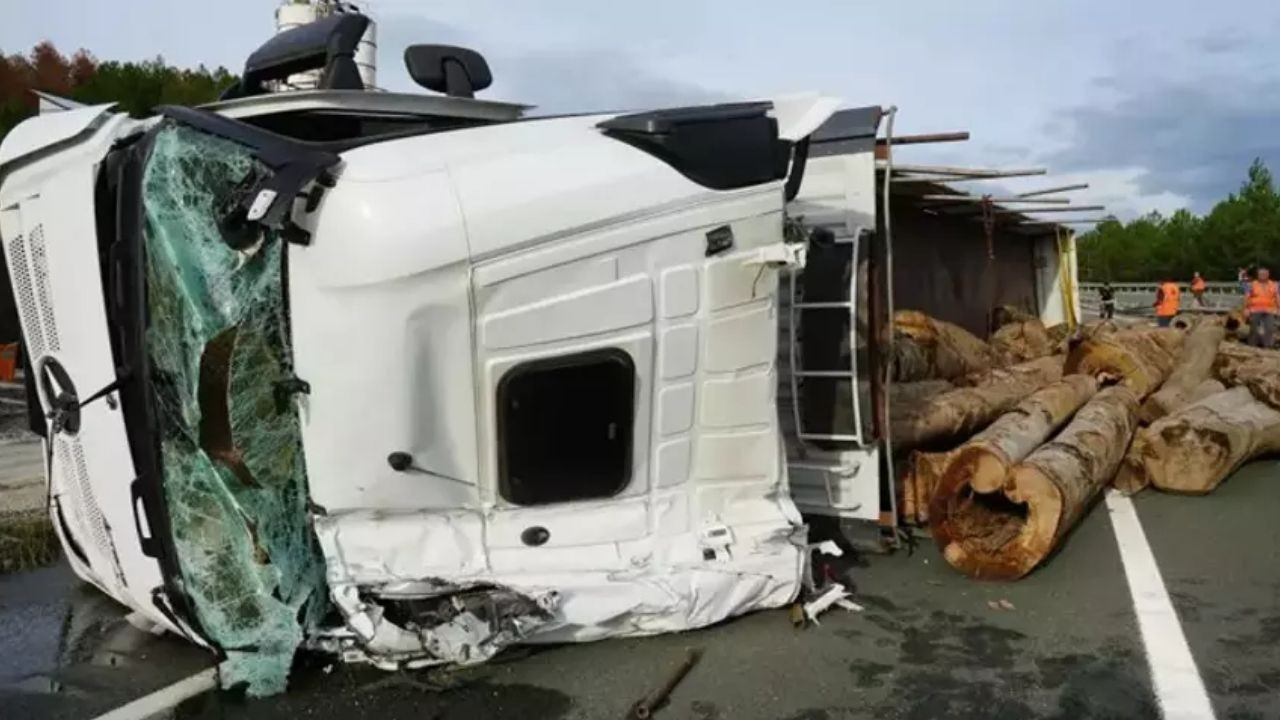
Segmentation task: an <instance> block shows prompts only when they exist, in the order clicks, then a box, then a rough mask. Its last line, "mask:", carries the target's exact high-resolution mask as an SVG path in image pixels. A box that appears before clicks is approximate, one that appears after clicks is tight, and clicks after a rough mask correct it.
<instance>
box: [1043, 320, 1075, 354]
mask: <svg viewBox="0 0 1280 720" xmlns="http://www.w3.org/2000/svg"><path fill="white" fill-rule="evenodd" d="M1045 334H1046V335H1048V336H1049V344H1050V345H1052V346H1053V352H1054V354H1055V355H1056V354H1058V353H1065V352H1066V351H1067V348H1066V342H1067V340H1068V339H1070V338H1071V326H1070V325H1068V324H1066V323H1058V324H1057V325H1050V326H1049V327H1047V328H1045Z"/></svg>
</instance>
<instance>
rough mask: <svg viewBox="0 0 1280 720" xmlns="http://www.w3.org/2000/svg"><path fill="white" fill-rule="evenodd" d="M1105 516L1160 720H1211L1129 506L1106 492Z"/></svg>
mask: <svg viewBox="0 0 1280 720" xmlns="http://www.w3.org/2000/svg"><path fill="white" fill-rule="evenodd" d="M1107 510H1109V511H1110V513H1109V515H1110V516H1111V528H1112V529H1113V530H1114V531H1115V534H1116V545H1118V546H1119V548H1120V560H1121V562H1123V563H1124V574H1125V577H1126V578H1127V579H1128V581H1129V594H1130V595H1131V596H1132V597H1133V610H1134V613H1135V614H1136V615H1137V616H1138V627H1139V629H1141V631H1142V644H1143V646H1144V647H1145V649H1146V652H1147V665H1148V666H1149V667H1150V669H1151V681H1152V684H1153V685H1155V691H1156V700H1157V701H1158V702H1159V703H1160V712H1161V714H1162V715H1163V716H1164V718H1165V720H1213V705H1212V704H1211V703H1210V702H1209V694H1208V693H1207V692H1206V691H1205V689H1204V681H1203V680H1201V679H1200V672H1199V670H1197V669H1196V661H1195V659H1194V658H1193V657H1191V648H1190V646H1188V645H1187V638H1186V636H1185V635H1183V633H1182V625H1181V624H1179V623H1178V614H1177V612H1175V611H1174V609H1173V601H1171V600H1170V599H1169V592H1168V591H1167V590H1166V589H1165V586H1164V580H1163V579H1161V577H1160V568H1159V567H1157V566H1156V558H1155V556H1154V555H1152V554H1151V546H1150V545H1149V544H1147V535H1146V533H1144V532H1143V531H1142V523H1141V522H1140V521H1139V520H1138V512H1137V510H1136V509H1135V508H1134V507H1133V501H1132V500H1130V499H1129V498H1127V497H1125V496H1124V495H1122V494H1120V493H1118V492H1116V491H1114V490H1109V491H1108V492H1107Z"/></svg>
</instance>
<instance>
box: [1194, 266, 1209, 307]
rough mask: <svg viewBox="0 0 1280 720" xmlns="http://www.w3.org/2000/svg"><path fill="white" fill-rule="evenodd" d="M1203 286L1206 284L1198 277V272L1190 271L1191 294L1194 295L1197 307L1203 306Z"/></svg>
mask: <svg viewBox="0 0 1280 720" xmlns="http://www.w3.org/2000/svg"><path fill="white" fill-rule="evenodd" d="M1205 287H1207V286H1206V285H1205V282H1204V278H1202V277H1200V273H1198V272H1197V273H1192V274H1191V294H1192V295H1194V296H1195V298H1196V305H1198V306H1199V307H1204V290H1205Z"/></svg>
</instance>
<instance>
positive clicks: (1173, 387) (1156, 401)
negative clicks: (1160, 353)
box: [1138, 322, 1227, 425]
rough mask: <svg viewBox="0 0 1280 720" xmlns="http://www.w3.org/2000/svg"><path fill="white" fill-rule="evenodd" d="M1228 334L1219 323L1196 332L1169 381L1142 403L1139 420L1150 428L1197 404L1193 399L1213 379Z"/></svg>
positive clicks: (1207, 324) (1206, 324) (1204, 324)
mask: <svg viewBox="0 0 1280 720" xmlns="http://www.w3.org/2000/svg"><path fill="white" fill-rule="evenodd" d="M1226 333H1227V330H1226V328H1224V327H1223V326H1222V324H1221V323H1217V322H1202V323H1199V324H1197V325H1196V326H1195V328H1194V329H1192V331H1191V332H1190V333H1189V334H1188V335H1187V338H1186V341H1185V342H1184V343H1183V345H1182V352H1181V353H1180V355H1179V356H1178V358H1177V361H1176V363H1175V365H1174V367H1173V370H1172V371H1171V372H1170V373H1169V378H1168V379H1167V380H1165V381H1164V385H1162V386H1160V389H1159V390H1157V391H1156V392H1155V393H1153V394H1152V395H1151V396H1150V397H1148V398H1147V399H1146V401H1145V402H1143V403H1142V409H1141V410H1140V411H1139V412H1138V419H1139V420H1141V421H1142V423H1143V424H1147V425H1149V424H1151V423H1153V422H1155V421H1156V420H1159V419H1160V418H1162V417H1164V416H1165V415H1168V414H1169V413H1171V412H1173V411H1174V410H1177V409H1178V408H1181V407H1184V406H1186V405H1188V404H1190V403H1191V402H1193V401H1192V400H1191V399H1189V396H1190V394H1191V393H1192V392H1193V391H1195V390H1196V388H1197V387H1198V386H1199V385H1200V383H1202V382H1204V381H1205V380H1208V379H1209V377H1210V374H1211V373H1212V371H1213V363H1214V360H1216V359H1217V357H1218V346H1220V345H1221V344H1222V341H1223V339H1224V338H1225V337H1226Z"/></svg>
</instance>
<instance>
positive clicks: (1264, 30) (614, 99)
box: [0, 0, 1280, 217]
mask: <svg viewBox="0 0 1280 720" xmlns="http://www.w3.org/2000/svg"><path fill="white" fill-rule="evenodd" d="M276 5H277V2H276V1H275V0H217V1H216V2H208V1H206V2H200V3H197V2H191V1H189V0H168V1H167V2H166V1H162V0H112V1H111V2H102V1H101V0H38V1H37V0H0V51H3V52H5V53H13V52H24V51H26V50H27V49H29V48H30V47H31V46H32V45H34V44H35V43H36V42H38V41H40V40H50V41H52V42H53V43H54V44H55V45H56V46H57V47H58V48H59V49H61V50H63V51H64V52H69V51H72V50H75V49H79V48H82V47H83V48H86V49H88V50H89V51H91V52H92V53H93V54H94V55H95V56H96V57H98V58H99V59H104V60H105V59H112V60H139V59H146V58H152V57H155V56H157V55H160V56H163V57H164V59H165V60H166V61H168V62H169V63H171V64H175V65H180V66H195V65H199V64H205V65H208V66H217V65H223V66H226V67H227V68H229V69H231V70H232V71H238V70H239V69H240V67H242V65H243V62H244V58H245V57H247V56H248V54H249V53H250V52H252V51H253V50H254V49H255V48H256V47H257V46H258V45H259V44H261V43H262V42H263V41H265V40H266V39H267V37H269V36H270V34H271V32H272V30H273V27H274V25H273V10H274V8H275V6H276ZM361 6H362V7H363V8H365V9H366V11H367V12H368V13H369V14H370V15H371V16H372V17H373V18H374V19H375V20H376V21H377V23H378V48H379V60H378V64H379V69H378V72H379V75H378V84H379V85H380V86H382V87H384V88H386V89H390V90H404V91H411V90H415V89H416V88H415V86H414V85H413V83H412V82H411V81H410V80H409V78H408V76H407V74H406V73H405V72H404V69H403V63H402V60H401V53H402V52H403V49H404V47H405V46H406V45H409V44H412V43H446V44H455V45H464V46H467V47H472V48H474V49H476V50H479V51H480V52H481V53H483V54H484V55H485V56H486V58H488V60H489V64H490V66H491V68H492V71H493V74H494V78H495V80H494V85H493V87H492V88H490V89H489V90H486V91H484V92H483V93H481V97H488V98H492V99H502V100H514V101H520V102H525V103H529V104H533V105H537V106H538V107H539V112H567V111H583V110H619V109H637V108H647V107H654V106H661V105H680V104H690V103H698V102H716V101H723V100H732V99H746V98H761V97H769V96H770V95H778V94H788V93H794V92H802V91H819V92H822V93H824V94H828V95H834V96H837V97H840V98H842V99H843V101H844V103H845V104H846V105H848V106H863V105H883V106H888V105H896V106H897V107H898V108H899V114H898V121H897V127H896V132H898V133H923V132H943V131H952V130H968V131H970V132H971V133H972V139H971V140H970V141H969V142H966V143H954V144H947V145H931V146H911V147H904V148H902V149H901V150H900V151H899V152H898V153H897V154H895V158H896V159H897V160H898V161H899V162H909V163H940V164H956V165H961V164H962V165H969V166H974V167H1009V168H1023V167H1047V168H1048V169H1049V171H1050V176H1049V177H1047V178H1027V179H1019V180H1002V181H1000V185H995V184H993V183H990V182H975V183H966V184H965V187H966V188H969V189H972V190H973V191H975V192H982V191H991V190H996V191H1000V190H1006V189H1008V190H1029V189H1035V188H1037V187H1044V186H1046V185H1060V184H1066V183H1069V182H1088V183H1090V188H1089V190H1087V191H1084V192H1081V193H1076V194H1075V195H1074V197H1075V198H1077V200H1078V201H1080V202H1089V203H1090V204H1093V203H1095V202H1096V203H1101V204H1105V205H1106V206H1107V207H1108V210H1109V211H1111V212H1113V213H1115V214H1117V215H1120V216H1121V217H1133V216H1135V215H1138V214H1141V213H1145V212H1149V211H1151V210H1159V211H1161V212H1164V213H1169V212H1172V211H1174V210H1176V209H1178V208H1182V207H1187V208H1190V209H1192V210H1194V211H1196V212H1204V211H1206V210H1208V209H1209V208H1210V207H1212V205H1213V203H1214V202H1215V201H1216V200H1218V199H1220V198H1222V197H1224V196H1225V195H1226V194H1227V193H1229V192H1232V191H1234V190H1235V189H1236V188H1237V187H1238V186H1239V184H1240V182H1241V181H1242V180H1243V178H1244V175H1245V170H1246V168H1247V167H1248V165H1249V162H1250V161H1251V160H1252V159H1253V158H1254V157H1261V158H1262V159H1263V160H1264V161H1267V162H1268V163H1269V164H1271V166H1272V167H1273V168H1274V169H1276V170H1277V171H1278V172H1280V127H1277V126H1278V125H1280V122H1277V120H1280V43H1278V42H1277V41H1276V38H1278V37H1280V3H1277V2H1274V0H1218V1H1217V2H1203V0H1201V1H1200V2H1188V1H1185V0H1163V1H1161V0H1070V1H1069V2H1068V1H1067V0H1058V1H1054V0H963V1H962V0H882V1H881V2H876V3H872V2H862V1H861V0H788V1H787V2H777V1H776V0H774V1H773V2H762V1H760V0H647V1H646V2H643V3H617V2H601V1H599V0H597V1H596V2H590V1H588V0H466V1H465V2H458V1H457V0H454V1H447V0H369V1H368V2H365V3H362V4H361Z"/></svg>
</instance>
